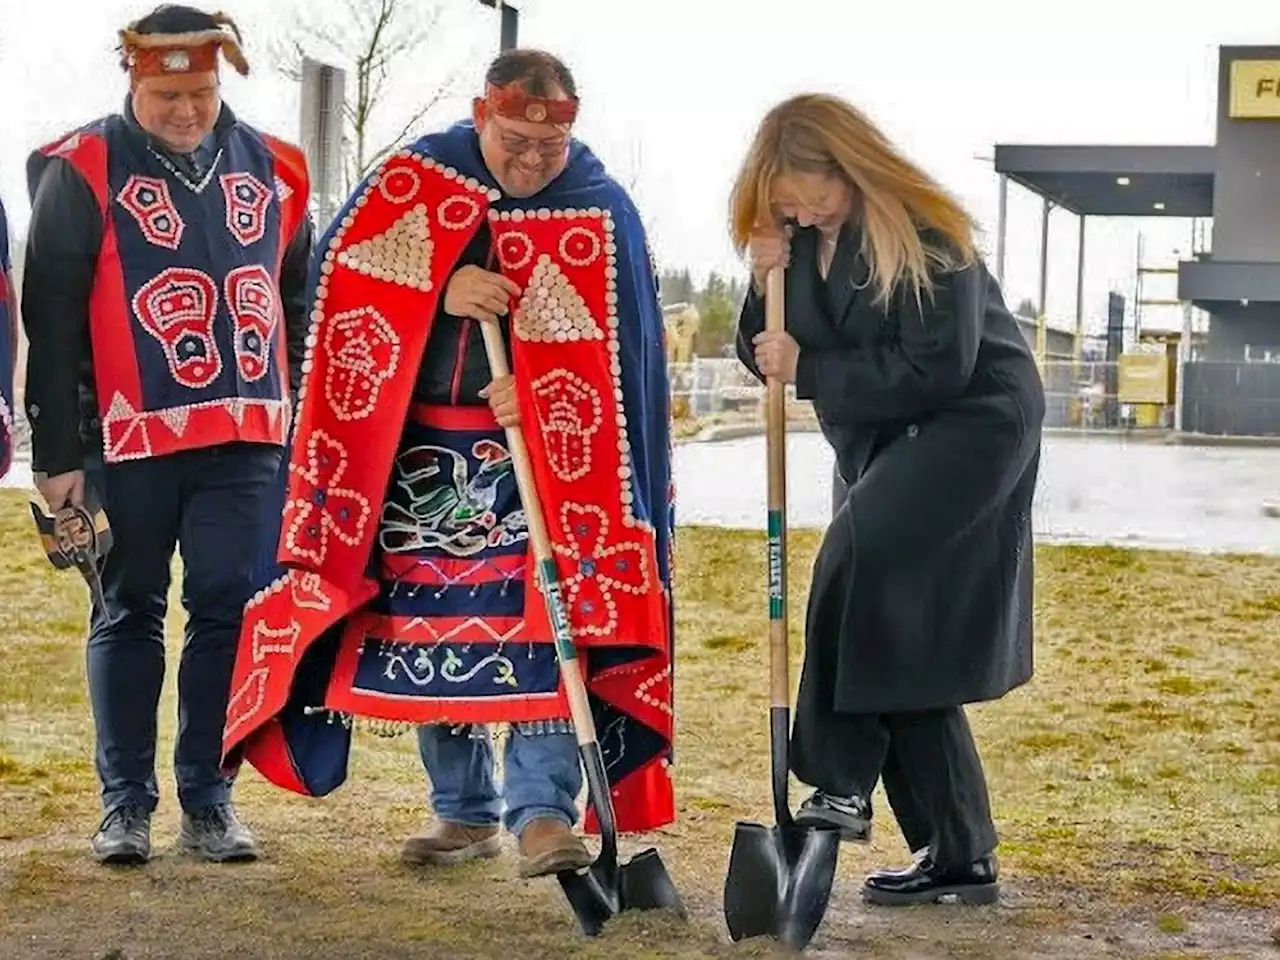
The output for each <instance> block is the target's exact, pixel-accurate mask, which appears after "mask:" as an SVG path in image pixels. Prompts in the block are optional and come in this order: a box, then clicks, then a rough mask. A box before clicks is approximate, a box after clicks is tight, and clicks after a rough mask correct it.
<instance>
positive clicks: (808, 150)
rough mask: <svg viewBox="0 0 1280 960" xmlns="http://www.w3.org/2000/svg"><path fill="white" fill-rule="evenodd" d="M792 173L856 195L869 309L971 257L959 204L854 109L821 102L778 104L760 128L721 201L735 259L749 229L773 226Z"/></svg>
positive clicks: (807, 98)
mask: <svg viewBox="0 0 1280 960" xmlns="http://www.w3.org/2000/svg"><path fill="white" fill-rule="evenodd" d="M797 173H823V174H828V175H831V174H834V175H838V176H840V177H841V178H843V179H844V181H845V182H846V183H848V184H851V185H852V186H853V187H854V188H856V190H857V192H858V193H860V194H861V211H860V217H861V228H862V253H863V255H864V256H865V257H866V258H867V261H868V263H869V264H870V267H871V280H872V282H873V283H874V285H875V291H876V302H877V303H881V304H888V302H889V298H890V296H891V295H892V294H893V292H894V290H895V289H897V288H899V287H900V286H901V287H904V288H906V289H908V290H910V291H912V292H914V294H915V296H916V298H917V300H918V299H919V297H920V295H921V292H922V291H923V292H932V290H933V282H932V278H931V276H930V274H931V272H932V271H934V270H954V269H959V268H961V267H963V266H965V265H967V264H969V263H971V262H972V261H973V260H974V259H975V257H976V256H977V254H976V251H975V244H974V236H973V235H974V230H975V223H974V220H973V219H972V218H971V217H970V216H969V214H968V213H967V212H966V211H965V210H964V208H963V207H962V206H961V205H960V203H959V202H958V201H956V200H955V199H954V198H953V197H952V196H951V195H950V194H949V193H948V192H947V191H946V190H945V189H943V187H942V186H940V185H939V184H938V183H937V182H936V181H935V180H933V179H932V178H931V177H930V176H929V175H928V174H926V173H925V172H924V171H922V170H920V169H919V168H918V167H916V166H915V165H914V164H913V163H911V162H910V161H909V160H907V159H906V158H905V157H904V156H902V154H901V153H899V152H898V150H897V149H896V148H895V147H894V146H893V145H892V144H891V143H890V142H889V140H888V138H887V137H885V135H884V134H883V133H882V132H881V131H880V130H879V129H878V128H877V127H876V126H875V124H873V123H872V122H871V121H870V120H868V119H867V117H866V116H864V115H863V114H862V113H861V112H860V111H859V110H858V109H857V108H856V107H854V106H853V105H852V104H849V103H847V102H845V101H844V100H841V99H840V98H839V97H833V96H829V95H827V94H821V93H806V94H801V95H800V96H796V97H792V98H791V99H789V100H785V101H783V102H782V103H780V104H778V105H777V106H776V107H774V108H773V109H772V110H770V111H769V112H768V113H767V114H766V115H765V117H764V119H763V120H762V121H761V122H760V127H759V129H758V130H757V131H756V135H755V139H754V141H753V142H752V144H751V147H750V149H749V150H748V151H747V155H746V157H745V159H744V160H743V162H742V167H741V169H740V171H739V172H738V178H737V182H736V183H735V184H734V187H733V192H732V194H731V195H730V200H729V211H730V214H729V230H730V235H731V236H732V238H733V243H734V247H735V248H736V249H737V251H738V253H739V254H741V253H743V252H744V251H745V250H746V247H747V241H748V240H749V239H750V236H751V234H752V232H754V230H756V229H757V228H758V227H759V226H760V225H762V224H764V223H768V222H774V221H776V217H775V216H774V213H773V203H772V191H773V186H774V182H775V180H776V179H777V178H778V177H779V176H783V175H791V174H797ZM924 231H929V232H930V233H932V234H935V235H936V239H933V240H930V239H926V237H925V236H922V233H924Z"/></svg>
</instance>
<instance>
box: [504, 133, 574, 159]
mask: <svg viewBox="0 0 1280 960" xmlns="http://www.w3.org/2000/svg"><path fill="white" fill-rule="evenodd" d="M498 129H499V131H501V132H500V136H499V137H498V142H499V143H500V144H502V149H503V150H506V151H507V152H508V153H513V154H515V155H516V156H519V155H520V154H522V153H528V152H529V151H530V150H537V151H538V155H539V156H542V157H555V156H559V155H560V154H561V153H563V152H564V148H565V147H566V146H568V144H569V138H568V137H567V136H563V135H562V136H559V137H548V138H544V139H539V140H533V139H531V138H529V137H522V136H520V134H518V133H512V132H511V131H509V130H502V128H501V127H499V128H498Z"/></svg>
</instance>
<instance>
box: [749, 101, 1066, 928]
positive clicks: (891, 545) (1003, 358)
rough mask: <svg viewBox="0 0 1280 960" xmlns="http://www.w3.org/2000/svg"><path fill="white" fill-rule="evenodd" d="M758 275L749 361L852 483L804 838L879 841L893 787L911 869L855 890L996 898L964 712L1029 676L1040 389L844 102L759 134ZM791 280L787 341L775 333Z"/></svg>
mask: <svg viewBox="0 0 1280 960" xmlns="http://www.w3.org/2000/svg"><path fill="white" fill-rule="evenodd" d="M731 206H732V233H733V236H734V240H735V242H736V245H737V247H738V249H739V250H740V251H743V252H746V253H747V254H748V256H749V259H750V262H751V267H752V275H753V283H752V287H751V289H750V291H749V292H748V295H747V298H746V302H745V303H744V305H743V309H742V316H741V319H740V321H739V329H738V355H739V357H740V358H741V359H742V361H743V362H744V363H745V364H746V365H747V366H748V367H749V368H750V369H751V370H752V372H753V373H755V375H756V376H757V377H759V378H760V379H762V380H763V379H765V378H766V377H777V378H780V379H781V380H783V381H785V382H787V383H793V384H795V389H796V395H797V397H798V398H800V399H805V400H811V401H812V402H813V406H814V410H815V412H816V413H817V416H818V421H819V424H820V425H821V428H822V432H823V434H824V435H825V436H826V439H827V440H828V442H830V444H831V446H832V448H833V449H834V451H835V455H836V460H837V466H838V469H839V472H840V476H841V478H842V479H843V481H844V483H845V484H846V485H847V487H848V492H847V496H846V497H845V499H844V502H843V504H842V505H841V506H840V507H839V509H838V510H837V511H836V514H835V517H834V519H833V521H832V523H831V526H830V527H829V529H828V530H827V532H826V536H825V538H824V540H823V543H822V548H821V550H820V552H819V554H818V557H817V560H816V562H815V565H814V571H813V582H812V586H811V590H810V598H809V609H808V611H807V617H806V623H805V636H806V642H805V661H804V670H803V673H802V676H801V681H800V692H799V696H798V699H797V703H796V711H795V725H794V729H793V730H792V745H791V756H792V769H793V770H794V772H795V774H796V776H797V777H799V779H800V780H801V781H802V782H804V783H806V784H809V785H811V786H813V787H815V788H816V789H815V791H814V793H813V795H812V796H811V797H810V798H809V799H808V800H806V801H805V803H804V804H803V806H802V807H801V809H800V812H799V813H798V814H797V820H798V821H799V822H801V823H810V824H815V823H826V824H835V825H837V826H839V827H841V828H842V831H843V834H844V836H845V838H846V839H852V840H863V841H865V840H866V839H868V838H869V835H870V826H871V803H870V797H871V793H872V791H873V790H874V788H875V785H876V783H877V781H878V780H881V779H883V781H884V785H885V792H886V793H887V794H888V798H889V803H890V806H891V807H892V808H893V812H894V814H895V816H896V818H897V820H898V824H899V826H900V828H901V829H902V832H903V835H904V836H905V838H906V841H907V843H908V845H909V846H910V848H911V850H912V852H913V854H914V855H915V856H914V859H915V863H914V864H913V865H912V866H911V867H909V868H907V869H904V870H881V871H878V872H876V873H874V874H872V875H871V876H869V877H868V878H867V880H866V882H865V885H864V887H863V894H864V897H865V898H866V899H868V900H870V901H872V902H876V903H885V904H905V903H928V902H934V901H937V900H938V899H940V898H941V897H942V896H943V895H945V894H957V895H958V896H959V897H960V899H962V900H964V901H966V902H971V903H989V902H992V901H994V900H995V899H996V898H997V897H998V885H997V876H998V870H997V865H996V858H995V848H996V844H997V838H996V830H995V826H994V824H993V823H992V820H991V809H990V801H989V799H988V794H987V786H986V781H985V778H984V775H983V771H982V765H981V762H980V760H979V758H978V753H977V748H976V747H975V745H974V741H973V736H972V734H971V732H970V729H969V726H968V722H967V720H966V719H965V713H964V709H963V705H964V704H967V703H974V702H979V701H987V700H993V699H996V698H999V697H1001V696H1003V695H1004V694H1006V693H1007V692H1009V691H1010V690H1012V689H1013V688H1015V687H1017V686H1019V685H1021V684H1024V683H1026V682H1027V681H1028V680H1029V679H1030V678H1031V674H1032V535H1031V506H1032V499H1033V496H1034V492H1035V486H1036V475H1037V469H1038V466H1039V459H1040V429H1041V422H1042V420H1043V417H1044V392H1043V386H1042V384H1041V381H1040V376H1039V372H1038V370H1037V368H1036V365H1035V361H1034V358H1033V357H1032V354H1031V351H1030V349H1029V348H1028V346H1027V343H1026V340H1025V339H1024V338H1023V335H1022V333H1021V331H1020V330H1019V329H1018V325H1017V322H1016V321H1015V320H1014V318H1013V316H1012V315H1011V314H1010V313H1009V311H1008V310H1007V309H1006V307H1005V305H1004V302H1003V300H1002V297H1001V292H1000V289H999V287H998V285H997V284H996V282H995V280H994V279H993V278H992V277H991V275H990V274H989V273H988V272H987V269H986V267H985V266H984V265H983V263H982V261H981V259H980V258H979V257H978V255H977V253H976V252H975V247H974V239H973V224H972V220H971V219H970V218H969V216H968V215H967V214H966V213H965V212H964V211H963V210H962V209H961V208H960V206H959V205H958V204H957V203H956V202H955V201H954V200H953V199H951V198H950V197H949V196H948V195H947V194H946V192H945V191H944V190H943V189H942V188H941V187H939V186H938V185H937V184H936V183H935V182H934V181H932V180H931V179H930V178H929V177H928V176H927V175H926V174H924V173H923V172H921V171H920V170H919V169H917V168H916V167H915V166H913V165H912V164H911V163H910V162H909V161H907V160H906V159H904V158H903V157H902V156H901V155H899V154H898V153H897V151H896V150H895V149H894V148H893V147H892V145H890V144H889V143H888V141H887V140H886V139H885V138H884V136H883V135H882V134H881V133H880V132H879V131H878V130H877V129H876V128H875V127H874V126H873V125H872V124H871V123H870V122H869V121H868V120H867V119H866V118H865V117H863V116H862V115H861V114H860V113H859V112H858V111H857V110H855V109H854V108H853V107H852V106H850V105H849V104H847V103H845V102H843V101H841V100H839V99H836V98H834V97H828V96H823V95H814V94H810V95H804V96H799V97H796V98H794V99H791V100H788V101H786V102H785V103H782V104H781V105H779V106H777V107H776V108H774V109H773V110H772V111H771V112H770V113H769V114H768V115H767V116H766V117H765V119H764V120H763V122H762V123H761V126H760V129H759V131H758V132H757V134H756V137H755V141H754V143H753V144H752V146H751V148H750V152H749V153H748V156H747V158H746V160H745V162H744V164H743V168H742V171H741V173H740V175H739V178H738V182H737V184H736V185H735V188H734V192H733V198H732V204H731ZM778 263H782V264H785V265H786V267H787V271H786V295H785V296H786V318H787V331H786V332H785V333H781V334H771V333H765V332H764V300H763V296H762V292H763V290H764V282H765V277H766V275H767V274H768V272H769V269H770V268H771V267H772V266H774V265H775V264H778Z"/></svg>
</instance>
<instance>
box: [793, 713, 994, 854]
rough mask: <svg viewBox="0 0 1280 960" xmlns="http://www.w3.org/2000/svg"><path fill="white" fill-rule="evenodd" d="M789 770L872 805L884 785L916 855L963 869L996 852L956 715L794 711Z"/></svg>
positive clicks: (976, 763) (971, 752)
mask: <svg viewBox="0 0 1280 960" xmlns="http://www.w3.org/2000/svg"><path fill="white" fill-rule="evenodd" d="M791 767H792V770H794V771H795V774H796V776H797V777H799V778H800V780H801V781H802V782H804V783H807V784H809V785H810V786H813V787H817V788H818V789H820V790H824V791H826V792H828V793H832V794H835V795H838V796H846V797H847V796H850V795H853V794H857V795H858V796H861V797H864V798H868V799H869V798H870V796H871V792H872V791H873V790H874V789H875V786H876V782H877V781H878V780H883V781H884V789H885V793H886V794H887V795H888V798H889V805H890V806H891V807H892V808H893V814H894V816H895V817H896V818H897V821H898V826H899V828H900V829H901V830H902V836H903V838H904V839H905V840H906V841H907V846H908V847H910V848H911V851H912V852H913V853H914V852H916V851H918V850H921V849H923V848H924V847H926V846H927V847H929V848H930V855H931V857H932V858H933V860H934V862H935V863H937V864H938V865H939V866H944V867H948V866H962V865H965V864H968V863H972V862H973V861H975V860H977V859H979V858H981V857H984V856H986V855H987V854H989V853H991V852H992V851H993V850H995V848H996V842H997V838H996V828H995V824H994V823H992V820H991V800H990V797H989V796H988V793H987V782H986V777H985V776H984V775H983V772H982V761H981V760H980V759H979V757H978V748H977V746H976V744H975V743H974V742H973V733H972V731H971V730H970V729H969V721H968V719H967V718H966V717H965V714H964V710H963V708H961V707H948V708H946V709H942V710H927V711H922V712H919V713H886V714H863V713H848V714H839V713H834V712H832V713H828V714H827V715H825V716H821V717H815V716H813V715H811V714H810V713H808V712H804V711H797V713H796V722H795V727H794V729H793V731H792V737H791Z"/></svg>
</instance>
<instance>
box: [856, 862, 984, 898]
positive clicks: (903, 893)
mask: <svg viewBox="0 0 1280 960" xmlns="http://www.w3.org/2000/svg"><path fill="white" fill-rule="evenodd" d="M999 874H1000V871H999V867H998V865H997V863H996V858H995V854H990V855H988V856H985V857H983V858H982V859H981V860H975V861H974V862H973V863H970V864H966V865H965V866H962V867H949V868H947V867H939V866H938V865H937V864H936V863H934V862H933V859H932V858H931V857H928V856H926V857H923V858H921V860H920V861H919V862H918V863H916V864H915V865H914V866H911V867H908V868H907V869H905V870H878V871H876V872H875V873H873V874H871V876H869V877H867V879H866V882H864V883H863V885H862V899H863V900H866V901H867V902H868V903H876V904H880V905H881V906H886V907H906V906H912V905H913V904H918V903H937V902H938V901H939V900H941V899H942V898H943V897H955V898H956V899H957V900H958V901H960V902H961V903H967V904H987V903H995V902H996V901H997V900H999V899H1000V885H999V883H997V882H996V881H997V879H998V877H999Z"/></svg>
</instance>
